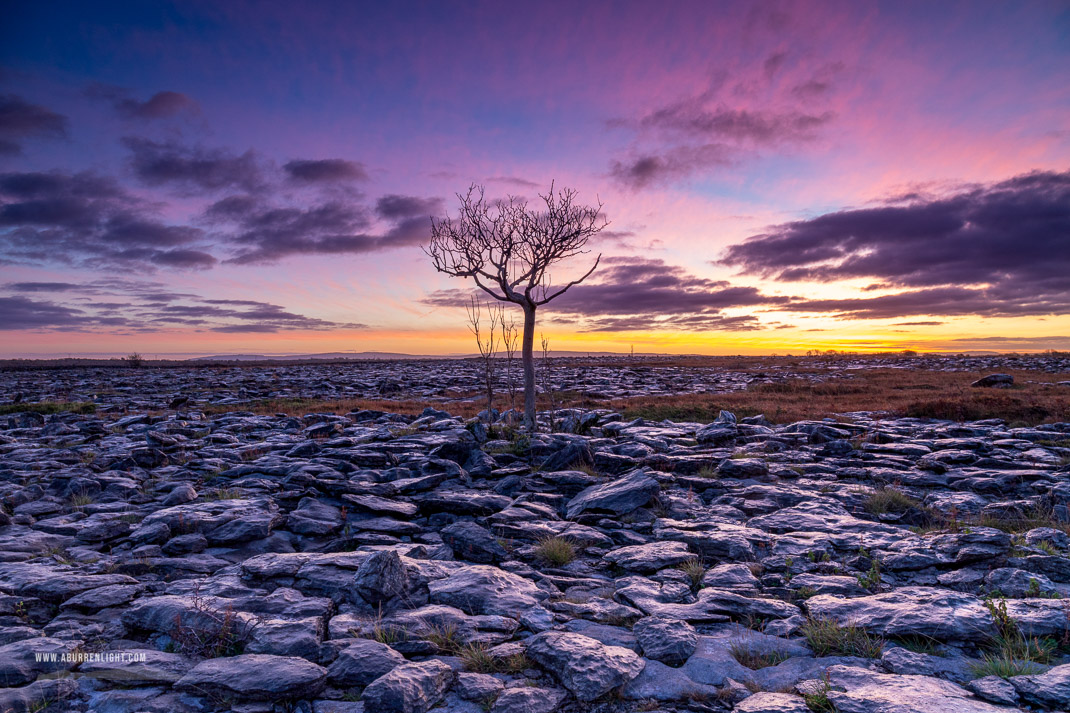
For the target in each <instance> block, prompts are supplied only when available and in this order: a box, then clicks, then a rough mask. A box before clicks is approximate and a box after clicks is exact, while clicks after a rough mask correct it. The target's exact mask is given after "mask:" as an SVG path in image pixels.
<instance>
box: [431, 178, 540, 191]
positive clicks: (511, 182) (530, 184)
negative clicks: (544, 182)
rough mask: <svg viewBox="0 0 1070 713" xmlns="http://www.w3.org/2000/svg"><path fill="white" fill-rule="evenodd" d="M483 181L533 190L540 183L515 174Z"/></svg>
mask: <svg viewBox="0 0 1070 713" xmlns="http://www.w3.org/2000/svg"><path fill="white" fill-rule="evenodd" d="M451 177H452V176H451ZM484 182H485V183H502V184H505V185H507V186H515V187H516V188H523V189H527V190H535V189H537V188H539V187H540V184H538V183H536V182H535V181H529V180H527V179H526V178H518V177H517V176H491V177H490V178H488V179H486V180H485V181H484Z"/></svg>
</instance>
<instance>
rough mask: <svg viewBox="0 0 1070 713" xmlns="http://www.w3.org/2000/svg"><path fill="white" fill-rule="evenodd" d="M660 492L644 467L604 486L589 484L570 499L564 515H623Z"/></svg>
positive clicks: (572, 517) (657, 485)
mask: <svg viewBox="0 0 1070 713" xmlns="http://www.w3.org/2000/svg"><path fill="white" fill-rule="evenodd" d="M660 491H661V486H660V485H659V484H658V481H656V480H654V479H653V478H651V477H650V476H648V475H647V474H646V472H645V471H644V470H643V469H640V470H635V471H632V472H631V473H629V474H628V475H625V476H624V477H622V478H619V479H617V480H614V481H613V482H611V483H606V484H604V485H592V486H591V487H589V488H586V489H584V490H582V491H580V493H579V494H578V495H576V497H574V498H572V500H570V501H569V503H568V505H567V506H566V508H565V515H566V516H567V517H568V518H569V519H570V520H571V519H574V518H576V517H579V516H580V515H582V514H583V513H585V512H594V513H608V514H612V515H626V514H628V513H630V512H632V511H634V510H637V509H639V508H641V507H643V506H644V505H646V504H647V503H649V502H650V499H651V498H653V497H655V496H656V495H657V494H658V492H660Z"/></svg>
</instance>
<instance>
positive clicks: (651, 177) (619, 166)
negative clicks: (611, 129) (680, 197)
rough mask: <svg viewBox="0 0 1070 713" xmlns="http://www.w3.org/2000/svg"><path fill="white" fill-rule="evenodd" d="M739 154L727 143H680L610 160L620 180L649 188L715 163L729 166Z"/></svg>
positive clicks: (624, 183) (610, 167) (611, 173)
mask: <svg viewBox="0 0 1070 713" xmlns="http://www.w3.org/2000/svg"><path fill="white" fill-rule="evenodd" d="M736 155H737V153H736V151H735V150H734V149H733V148H732V147H731V146H728V145H725V144H705V145H702V146H677V147H673V148H668V149H665V150H663V151H662V152H661V153H648V154H640V155H635V156H631V157H629V158H626V159H624V160H623V161H620V160H614V161H612V162H611V163H610V166H609V174H610V176H612V177H613V178H614V179H616V180H617V182H618V183H621V184H623V185H625V186H628V187H630V188H636V189H637V188H646V187H647V186H651V185H656V184H659V183H668V182H672V181H675V180H678V179H681V178H686V177H687V176H690V175H691V174H693V173H696V172H698V171H701V170H703V169H707V168H711V167H714V166H730V165H732V163H733V161H734V157H735V156H736Z"/></svg>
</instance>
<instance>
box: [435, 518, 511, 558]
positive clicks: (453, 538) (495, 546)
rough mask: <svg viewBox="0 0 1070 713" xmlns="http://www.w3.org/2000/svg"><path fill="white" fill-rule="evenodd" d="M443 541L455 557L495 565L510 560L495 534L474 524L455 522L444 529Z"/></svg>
mask: <svg viewBox="0 0 1070 713" xmlns="http://www.w3.org/2000/svg"><path fill="white" fill-rule="evenodd" d="M441 534H442V541H443V542H445V543H446V544H447V545H449V547H450V549H451V550H453V554H454V556H455V557H457V558H459V559H463V560H467V561H469V562H479V563H480V564H495V563H497V562H501V561H502V560H504V559H508V558H509V553H508V552H506V551H505V548H504V547H502V546H501V544H500V543H499V542H498V539H497V538H496V537H495V536H494V534H493V533H492V532H491V531H490V530H488V529H486V528H485V527H480V526H479V525H477V524H475V523H474V522H455V523H453V524H452V525H447V526H446V527H444V528H442V530H441Z"/></svg>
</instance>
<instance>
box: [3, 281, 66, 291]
mask: <svg viewBox="0 0 1070 713" xmlns="http://www.w3.org/2000/svg"><path fill="white" fill-rule="evenodd" d="M77 287H78V285H76V284H75V283H73V282H9V283H7V284H6V285H4V288H5V289H8V290H11V291H12V292H66V291H68V290H73V289H76V288H77Z"/></svg>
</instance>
